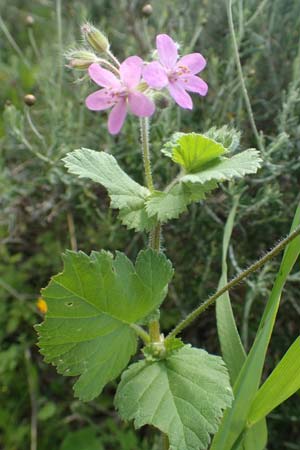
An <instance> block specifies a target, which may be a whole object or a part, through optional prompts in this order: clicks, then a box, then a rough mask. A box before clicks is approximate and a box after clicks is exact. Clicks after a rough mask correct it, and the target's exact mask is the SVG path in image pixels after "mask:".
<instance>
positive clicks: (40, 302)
mask: <svg viewBox="0 0 300 450" xmlns="http://www.w3.org/2000/svg"><path fill="white" fill-rule="evenodd" d="M36 306H37V308H38V310H39V311H40V312H41V313H42V314H46V312H47V311H48V306H47V303H46V302H45V300H44V299H43V298H42V297H39V298H38V299H37V302H36Z"/></svg>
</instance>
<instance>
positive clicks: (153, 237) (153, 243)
mask: <svg viewBox="0 0 300 450" xmlns="http://www.w3.org/2000/svg"><path fill="white" fill-rule="evenodd" d="M160 238H161V224H160V223H159V222H158V223H157V225H155V227H154V228H153V229H152V230H151V231H150V239H149V245H150V247H151V248H153V249H154V250H156V251H157V252H159V251H160Z"/></svg>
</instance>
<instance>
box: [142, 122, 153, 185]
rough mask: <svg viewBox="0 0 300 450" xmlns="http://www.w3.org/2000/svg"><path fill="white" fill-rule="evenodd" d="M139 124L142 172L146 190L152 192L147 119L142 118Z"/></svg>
mask: <svg viewBox="0 0 300 450" xmlns="http://www.w3.org/2000/svg"><path fill="white" fill-rule="evenodd" d="M140 123H141V140H142V152H143V162H144V171H145V179H146V184H147V188H148V189H149V191H151V192H153V191H154V186H153V179H152V170H151V160H150V145H149V120H148V118H147V117H142V118H141V119H140Z"/></svg>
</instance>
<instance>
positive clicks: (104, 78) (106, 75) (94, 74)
mask: <svg viewBox="0 0 300 450" xmlns="http://www.w3.org/2000/svg"><path fill="white" fill-rule="evenodd" d="M88 72H89V75H90V77H91V79H92V80H93V81H95V83H97V84H99V86H103V87H118V86H120V81H119V80H118V78H117V77H116V76H115V75H114V74H113V73H112V72H110V71H109V70H106V69H103V68H102V67H100V66H99V64H96V63H93V64H91V65H90V66H89V68H88Z"/></svg>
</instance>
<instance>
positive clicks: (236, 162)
mask: <svg viewBox="0 0 300 450" xmlns="http://www.w3.org/2000/svg"><path fill="white" fill-rule="evenodd" d="M260 163H261V159H260V157H259V152H258V151H257V150H254V149H248V150H245V151H243V152H241V153H238V154H237V155H234V156H232V158H225V157H223V158H220V159H219V160H216V162H213V163H211V165H210V166H209V167H206V168H205V169H203V170H201V171H199V172H197V173H190V174H187V175H184V176H183V177H182V178H181V181H182V182H183V183H186V182H190V183H200V184H204V183H207V182H208V181H211V180H214V181H217V182H221V181H226V180H231V179H233V178H236V177H237V178H241V177H243V176H244V175H247V174H250V173H255V172H257V170H258V169H259V167H260Z"/></svg>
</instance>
